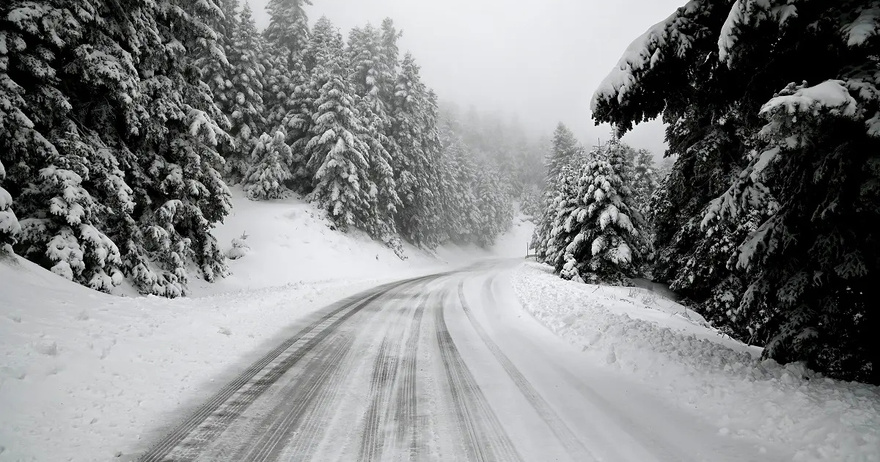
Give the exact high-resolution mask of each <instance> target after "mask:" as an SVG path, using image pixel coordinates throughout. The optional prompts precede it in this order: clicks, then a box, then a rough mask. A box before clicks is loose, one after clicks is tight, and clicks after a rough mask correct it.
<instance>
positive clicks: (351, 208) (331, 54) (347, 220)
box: [306, 43, 383, 238]
mask: <svg viewBox="0 0 880 462" xmlns="http://www.w3.org/2000/svg"><path fill="white" fill-rule="evenodd" d="M340 45H341V43H340ZM345 72H346V71H345V68H344V67H343V62H342V49H341V47H340V48H338V49H327V50H326V55H324V56H319V59H318V65H317V66H316V67H315V69H314V70H313V74H314V75H315V76H316V79H318V80H319V81H322V82H324V83H323V85H322V86H321V88H320V89H319V91H318V98H317V100H316V101H315V105H316V107H317V108H318V112H317V113H316V114H315V116H314V126H313V127H312V130H311V135H312V137H311V140H310V141H309V143H308V144H307V146H306V149H308V158H309V164H310V165H309V168H310V169H311V170H313V171H315V172H316V173H315V178H314V182H315V183H314V189H313V191H312V193H311V194H310V195H309V197H310V199H311V200H313V201H315V202H316V203H317V204H318V205H319V206H320V207H321V208H323V209H325V210H326V211H327V213H328V216H329V217H330V219H331V220H333V222H334V223H336V225H337V226H338V227H339V228H340V229H342V230H343V231H344V230H347V229H349V228H352V227H354V228H359V229H362V230H375V229H377V228H379V226H378V224H377V223H376V218H375V215H374V213H375V212H376V211H375V210H371V204H374V203H375V202H376V195H377V194H378V188H377V186H376V184H375V183H373V182H372V180H371V179H370V163H369V161H368V158H369V149H370V147H369V145H367V143H366V142H364V141H363V140H362V139H361V138H360V136H358V135H359V134H361V133H363V132H364V131H365V129H364V127H363V125H361V121H360V120H359V119H358V114H357V112H356V106H357V95H356V94H355V93H354V91H353V89H352V88H351V83H350V82H349V80H348V76H347V75H345ZM373 237H374V238H380V237H383V236H373Z"/></svg>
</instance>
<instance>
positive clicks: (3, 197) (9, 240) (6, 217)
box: [0, 160, 21, 256]
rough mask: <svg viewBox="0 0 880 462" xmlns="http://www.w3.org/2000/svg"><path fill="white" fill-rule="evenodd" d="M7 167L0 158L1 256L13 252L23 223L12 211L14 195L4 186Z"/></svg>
mask: <svg viewBox="0 0 880 462" xmlns="http://www.w3.org/2000/svg"><path fill="white" fill-rule="evenodd" d="M5 179H6V169H5V168H4V167H3V162H2V160H0V256H2V255H5V254H11V253H12V244H15V242H16V241H17V240H18V235H19V234H20V233H21V225H20V224H19V223H18V218H17V217H16V216H15V212H13V211H12V195H11V194H9V192H8V191H6V189H4V188H3V180H5Z"/></svg>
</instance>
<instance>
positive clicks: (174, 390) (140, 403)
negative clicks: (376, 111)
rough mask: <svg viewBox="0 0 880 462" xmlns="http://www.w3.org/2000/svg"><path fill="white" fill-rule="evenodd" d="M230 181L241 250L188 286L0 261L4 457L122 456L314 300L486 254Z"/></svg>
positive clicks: (232, 231)
mask: <svg viewBox="0 0 880 462" xmlns="http://www.w3.org/2000/svg"><path fill="white" fill-rule="evenodd" d="M234 195H235V201H234V205H235V211H234V212H233V214H232V215H231V216H230V217H229V218H227V220H226V223H225V224H224V225H223V226H222V227H220V228H219V229H217V230H216V232H215V235H216V236H217V238H218V241H219V242H220V244H221V247H222V248H224V249H227V250H228V249H231V242H232V239H233V238H236V237H240V236H241V234H242V233H246V234H247V235H248V238H247V239H246V240H245V243H246V244H247V245H248V247H249V250H247V251H245V252H244V253H245V256H244V257H243V258H241V259H239V260H235V261H232V262H230V269H231V271H232V273H233V274H232V275H231V276H229V277H228V278H226V279H224V280H221V281H219V282H217V283H216V284H207V283H204V282H199V281H191V282H190V288H191V290H192V293H191V297H189V298H182V299H178V300H167V299H162V298H157V297H137V296H129V297H119V296H110V295H106V294H101V293H98V292H95V291H92V290H89V289H87V288H84V287H82V286H78V285H76V284H73V283H71V282H68V281H66V280H64V279H62V278H60V277H58V276H56V275H54V274H52V273H50V272H48V271H46V270H44V269H42V268H40V267H38V266H36V265H34V264H32V263H29V262H27V261H24V260H21V259H14V260H13V259H7V260H3V261H0V461H3V460H38V461H49V460H75V461H91V460H112V459H114V457H121V458H122V459H121V460H128V459H130V458H131V457H130V454H132V453H134V452H136V451H137V450H143V449H144V448H145V447H144V446H145V445H147V444H149V442H150V441H152V440H153V439H155V438H156V437H157V436H159V435H155V434H153V433H154V432H155V431H156V430H157V429H158V428H161V427H162V426H163V425H167V424H168V423H170V422H173V421H174V420H175V417H177V416H176V414H175V413H178V412H181V409H186V408H192V407H193V406H195V405H197V404H199V403H200V402H201V401H202V400H204V399H205V398H206V397H207V396H209V395H210V394H211V393H212V391H214V390H216V389H218V388H219V387H221V386H222V385H223V384H225V382H226V380H228V379H231V378H232V376H233V375H234V374H235V373H237V372H239V371H240V369H241V368H242V367H244V365H245V364H247V363H249V362H250V361H252V360H253V359H255V358H256V357H257V356H258V355H259V353H260V352H264V351H265V350H266V349H268V348H269V347H270V346H274V343H276V342H278V341H280V340H279V337H278V336H279V335H280V334H282V333H283V331H284V329H285V328H286V327H288V326H291V325H293V324H295V323H296V322H298V321H299V320H302V319H304V318H306V317H307V316H309V315H310V314H312V313H314V312H315V311H316V310H317V309H319V308H321V307H323V306H326V305H329V304H331V303H333V302H335V301H337V300H339V299H342V298H344V297H347V296H349V295H352V294H354V293H357V292H359V291H361V290H365V289H367V288H369V287H373V286H375V285H378V284H380V283H382V282H386V281H389V280H393V279H400V278H404V277H410V276H414V275H419V274H426V273H431V272H437V271H444V270H449V269H451V268H453V267H455V266H458V265H463V264H465V263H466V262H467V259H473V258H479V257H481V256H489V255H492V253H491V252H487V251H480V250H478V249H471V248H468V249H462V248H445V249H440V250H438V252H437V256H432V255H429V254H426V253H425V252H422V251H420V250H417V249H415V248H411V247H408V248H406V253H407V255H408V256H409V259H408V260H406V261H402V260H400V259H399V258H398V257H397V256H395V255H394V253H393V252H392V251H391V250H389V249H387V248H386V247H384V246H383V245H381V244H379V243H376V242H373V241H371V240H369V239H368V238H367V237H366V236H364V235H361V234H358V233H351V234H342V233H339V232H335V231H332V230H330V229H329V228H328V227H327V222H326V221H325V220H324V219H323V218H322V216H321V214H320V212H318V211H317V210H315V209H314V208H313V207H311V206H310V205H308V204H306V203H303V202H302V201H299V200H296V199H288V200H281V201H272V202H250V201H247V200H246V199H244V198H243V196H242V194H241V192H240V191H234ZM515 230H518V231H519V233H514V235H513V236H507V237H505V238H503V239H502V240H501V242H499V248H498V249H496V251H498V252H501V253H502V254H504V249H506V248H508V246H509V248H510V249H521V248H522V249H524V246H525V241H524V239H525V240H527V238H526V237H524V236H525V234H526V232H527V231H528V226H525V225H523V224H522V223H518V225H517V227H516V228H515ZM524 230H525V231H524ZM519 241H523V242H519ZM120 293H122V294H128V295H132V294H131V292H130V289H125V288H122V289H121V290H120Z"/></svg>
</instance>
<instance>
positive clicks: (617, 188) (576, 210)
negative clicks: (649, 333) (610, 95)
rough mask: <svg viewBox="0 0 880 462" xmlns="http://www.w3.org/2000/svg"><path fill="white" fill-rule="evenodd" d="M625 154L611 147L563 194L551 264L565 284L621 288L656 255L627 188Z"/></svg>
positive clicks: (574, 173) (570, 179)
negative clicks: (570, 281)
mask: <svg viewBox="0 0 880 462" xmlns="http://www.w3.org/2000/svg"><path fill="white" fill-rule="evenodd" d="M622 151H623V149H622V148H621V146H620V143H619V142H618V141H616V140H615V141H611V142H609V143H608V144H607V145H606V146H604V147H603V148H602V150H601V151H599V152H597V153H596V154H595V155H594V156H593V158H592V159H591V160H589V161H588V162H587V163H586V165H585V166H584V168H582V169H580V168H577V166H572V168H569V169H568V175H567V178H566V179H565V181H564V183H563V184H562V185H561V186H560V188H559V193H558V195H557V197H556V199H555V200H554V205H555V211H554V212H555V213H554V217H553V229H552V230H551V236H552V237H551V245H549V246H548V247H549V248H550V250H551V252H552V253H551V254H550V255H549V256H548V257H549V258H548V260H549V262H551V263H552V264H553V265H554V266H555V268H556V271H557V272H559V273H560V275H561V276H562V277H563V278H566V279H583V280H585V281H590V282H599V281H602V282H609V283H621V282H623V281H625V280H626V279H627V278H630V277H633V276H636V275H637V274H638V270H639V266H640V263H641V262H642V261H643V260H644V259H645V258H647V257H648V255H649V254H650V247H649V244H648V241H647V240H646V238H645V235H644V231H643V230H644V227H645V222H644V219H643V218H642V216H641V214H640V213H639V212H638V211H637V210H636V209H635V208H634V207H633V204H632V200H633V197H632V195H631V192H630V190H629V188H628V187H627V185H626V184H624V182H623V178H622V167H623V162H624V159H623V155H622Z"/></svg>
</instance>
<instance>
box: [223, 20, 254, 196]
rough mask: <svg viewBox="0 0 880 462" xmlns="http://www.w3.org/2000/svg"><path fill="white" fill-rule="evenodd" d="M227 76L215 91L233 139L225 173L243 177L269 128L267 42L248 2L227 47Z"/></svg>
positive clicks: (226, 154) (225, 152)
mask: <svg viewBox="0 0 880 462" xmlns="http://www.w3.org/2000/svg"><path fill="white" fill-rule="evenodd" d="M225 50H226V57H227V60H228V62H229V70H228V79H226V80H224V82H223V88H222V89H219V92H215V93H214V100H215V102H217V104H218V106H220V109H221V110H222V111H223V113H224V114H225V115H226V117H227V118H228V119H229V127H228V133H229V135H230V136H231V137H232V143H231V144H229V145H222V146H221V150H220V152H221V154H222V155H223V158H224V159H225V161H226V173H227V175H228V178H230V179H231V180H233V181H235V180H239V179H241V178H243V177H244V175H245V172H246V171H247V169H248V167H249V161H248V157H249V153H251V152H252V151H253V149H254V148H255V147H256V144H257V139H258V137H259V133H262V132H263V130H264V129H265V128H266V119H265V117H264V114H265V112H266V109H265V107H264V106H263V91H264V81H265V71H266V69H265V66H264V64H263V54H264V53H265V50H264V43H263V38H262V36H260V34H259V33H258V32H257V28H256V24H255V23H254V19H253V13H252V11H251V8H250V5H249V4H248V3H245V5H244V7H243V8H242V11H241V15H240V18H238V20H237V21H235V22H234V28H233V29H232V35H231V40H229V45H228V46H227V47H226V49H225Z"/></svg>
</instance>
